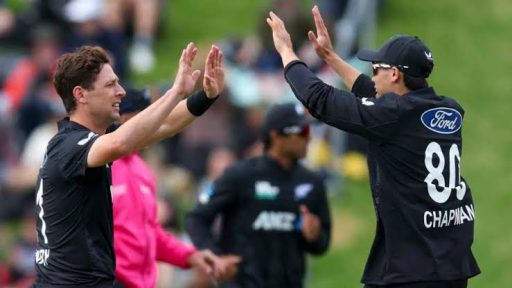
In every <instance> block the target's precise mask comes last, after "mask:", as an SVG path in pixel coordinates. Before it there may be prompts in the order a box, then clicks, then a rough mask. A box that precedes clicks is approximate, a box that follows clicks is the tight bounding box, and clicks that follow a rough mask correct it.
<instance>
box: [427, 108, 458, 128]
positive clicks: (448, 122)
mask: <svg viewBox="0 0 512 288" xmlns="http://www.w3.org/2000/svg"><path fill="white" fill-rule="evenodd" d="M421 122H422V123H423V125H425V127H427V128H428V129H430V130H432V131H434V132H437V133H441V134H452V133H455V132H457V131H459V129H460V127H461V126H462V115H460V113H459V111H457V110H455V109H452V108H447V107H440V108H433V109H429V110H427V111H425V112H423V114H421Z"/></svg>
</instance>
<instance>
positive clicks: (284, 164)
mask: <svg viewBox="0 0 512 288" xmlns="http://www.w3.org/2000/svg"><path fill="white" fill-rule="evenodd" d="M267 155H268V157H269V158H270V159H272V160H274V161H276V162H277V163H278V164H279V166H281V168H283V169H285V170H290V169H291V168H292V167H293V165H294V164H295V162H296V160H295V159H292V158H290V157H286V156H283V155H282V154H281V153H279V152H278V151H276V150H275V149H269V150H268V151H267Z"/></svg>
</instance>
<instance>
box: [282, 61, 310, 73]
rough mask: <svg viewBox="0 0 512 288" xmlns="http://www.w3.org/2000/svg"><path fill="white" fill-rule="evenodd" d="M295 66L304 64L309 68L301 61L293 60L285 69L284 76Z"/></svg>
mask: <svg viewBox="0 0 512 288" xmlns="http://www.w3.org/2000/svg"><path fill="white" fill-rule="evenodd" d="M295 64H302V65H304V66H306V67H308V65H306V63H304V62H302V61H300V60H293V61H292V62H290V63H288V64H287V65H286V66H285V67H284V74H286V72H288V70H289V69H290V68H291V67H292V66H293V65H295Z"/></svg>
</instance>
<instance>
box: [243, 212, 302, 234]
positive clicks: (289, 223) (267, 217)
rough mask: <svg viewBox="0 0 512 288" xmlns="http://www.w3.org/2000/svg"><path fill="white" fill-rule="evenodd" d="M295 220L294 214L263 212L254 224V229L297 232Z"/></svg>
mask: <svg viewBox="0 0 512 288" xmlns="http://www.w3.org/2000/svg"><path fill="white" fill-rule="evenodd" d="M295 218H296V216H295V214H294V213H292V212H278V211H261V212H260V214H259V215H258V217H256V220H254V223H252V229H254V230H256V231H258V230H263V231H282V232H289V231H292V230H295Z"/></svg>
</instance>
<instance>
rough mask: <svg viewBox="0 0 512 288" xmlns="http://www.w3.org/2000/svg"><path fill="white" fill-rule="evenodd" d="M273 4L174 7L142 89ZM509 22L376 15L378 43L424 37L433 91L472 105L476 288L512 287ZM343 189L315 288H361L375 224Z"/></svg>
mask: <svg viewBox="0 0 512 288" xmlns="http://www.w3.org/2000/svg"><path fill="white" fill-rule="evenodd" d="M269 2H270V1H268V0H266V1H220V0H203V1H184V0H173V1H171V2H170V3H169V6H168V7H167V9H168V12H166V13H165V15H166V16H165V18H166V19H165V29H164V32H165V33H164V34H163V35H162V36H163V38H162V41H161V42H160V43H159V44H158V54H159V56H160V58H159V63H168V64H166V65H164V64H160V65H159V68H158V70H157V71H155V73H153V74H151V75H149V76H146V77H142V78H138V81H146V80H148V79H165V78H166V77H169V76H170V73H172V71H174V68H175V63H176V60H177V58H178V53H179V51H180V49H182V47H184V45H185V44H186V43H187V42H188V41H195V42H196V43H198V44H199V46H200V47H205V46H207V45H209V43H211V42H215V41H217V39H219V38H220V37H226V36H232V35H244V34H247V33H250V32H253V31H254V30H255V29H256V27H257V25H258V23H257V22H258V21H265V19H264V17H262V15H263V13H264V12H265V9H266V7H268V6H267V5H268V3H269ZM304 2H306V3H307V1H304ZM511 18H512V2H510V1H507V0H487V1H480V0H465V1H463V0H452V1H447V0H430V1H410V0H409V1H408V0H390V1H386V5H385V6H384V9H383V10H382V11H381V14H380V16H379V25H378V39H377V43H378V44H379V45H380V44H381V43H382V42H383V41H384V40H386V39H387V38H388V37H390V36H391V35H393V34H396V33H405V34H414V35H418V36H420V37H421V38H422V39H423V40H424V41H425V42H426V43H427V44H428V45H429V47H430V49H431V50H432V51H433V55H434V58H435V63H436V64H435V69H434V73H433V75H432V77H431V79H430V83H431V85H432V86H434V87H435V89H436V91H437V92H438V93H439V94H444V95H448V96H451V97H454V98H456V99H458V101H459V102H460V103H461V104H462V105H463V107H465V110H466V116H465V126H464V131H463V135H464V139H465V140H464V149H463V155H464V156H463V161H462V174H463V175H464V177H465V178H466V180H467V181H468V183H469V184H470V186H471V188H472V191H473V197H474V199H475V207H476V213H477V221H476V234H475V243H474V246H473V248H474V249H473V251H474V254H475V255H476V258H477V260H478V262H479V264H480V267H481V269H482V274H481V275H479V276H478V277H476V278H474V279H472V280H471V281H470V287H482V288H483V287H486V288H487V287H510V281H511V280H512V276H511V274H510V271H511V269H512V228H511V226H510V224H507V222H508V220H509V219H510V218H508V217H511V215H512V213H511V212H510V211H511V209H510V206H511V204H512V195H511V194H510V188H509V186H510V184H511V183H512V161H511V160H510V159H512V134H511V133H510V132H511V131H512V129H511V125H510V123H511V121H510V118H509V117H510V114H509V113H510V112H509V111H508V109H510V108H511V107H512V105H511V103H510V102H511V100H510V98H511V96H512V91H511V90H512V85H511V84H510V80H508V77H510V75H511V73H510V71H511V69H512V56H511V53H512V41H511V40H510V38H509V37H510V36H507V35H512V25H511V24H510V19H511ZM203 49H204V48H203ZM507 115H509V116H507ZM345 189H346V193H345V195H344V197H343V198H342V199H333V200H332V202H331V203H332V207H333V212H334V215H335V222H334V226H335V231H334V234H335V235H334V244H333V246H332V249H331V250H330V252H329V253H328V255H327V256H325V257H322V258H319V259H314V260H313V261H312V264H313V265H312V266H313V269H312V270H313V273H312V277H311V279H310V283H311V285H310V287H315V288H317V287H361V285H360V284H359V279H360V276H361V274H362V270H363V268H364V264H365V261H366V257H367V254H368V251H369V248H370V245H371V242H372V239H373V233H374V229H375V223H374V222H375V219H374V213H373V208H372V206H371V199H370V196H369V187H368V183H366V182H363V183H356V182H349V183H348V184H347V186H346V187H345Z"/></svg>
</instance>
